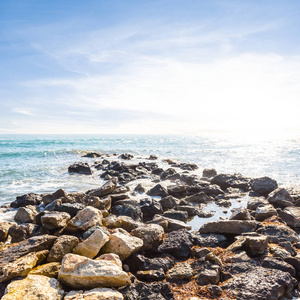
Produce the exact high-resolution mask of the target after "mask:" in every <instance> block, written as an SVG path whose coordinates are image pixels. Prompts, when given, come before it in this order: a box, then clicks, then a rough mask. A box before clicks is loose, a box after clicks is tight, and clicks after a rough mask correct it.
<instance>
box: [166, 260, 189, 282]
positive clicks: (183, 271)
mask: <svg viewBox="0 0 300 300" xmlns="http://www.w3.org/2000/svg"><path fill="white" fill-rule="evenodd" d="M193 275H194V272H193V268H192V267H191V265H190V264H188V263H186V262H184V263H177V264H176V265H175V266H174V267H173V268H172V269H171V270H169V272H168V274H167V278H168V279H169V280H178V279H190V278H191V277H193Z"/></svg>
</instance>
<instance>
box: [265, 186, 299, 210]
mask: <svg viewBox="0 0 300 300" xmlns="http://www.w3.org/2000/svg"><path fill="white" fill-rule="evenodd" d="M268 201H269V203H270V204H273V205H275V206H279V207H287V206H294V205H295V201H294V199H293V198H292V197H291V195H290V194H289V192H288V191H287V190H286V189H284V188H277V189H276V190H274V191H273V192H271V193H270V194H269V196H268Z"/></svg>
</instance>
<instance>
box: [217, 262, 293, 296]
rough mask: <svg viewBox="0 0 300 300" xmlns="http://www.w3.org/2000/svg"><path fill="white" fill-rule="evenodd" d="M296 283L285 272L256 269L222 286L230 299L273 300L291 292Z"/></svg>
mask: <svg viewBox="0 0 300 300" xmlns="http://www.w3.org/2000/svg"><path fill="white" fill-rule="evenodd" d="M296 285H297V281H296V280H295V279H294V278H293V277H292V276H291V275H290V274H289V273H287V272H282V271H279V270H272V269H265V268H262V267H257V268H255V269H253V270H251V271H249V272H246V273H243V274H240V275H239V276H235V277H233V278H232V279H229V280H228V281H226V282H225V283H224V284H223V285H222V289H223V290H225V291H226V293H227V295H228V296H229V297H230V298H231V299H233V298H234V299H239V300H275V299H279V298H280V297H282V296H284V295H288V294H289V293H291V292H292V291H293V289H294V288H295V286H296Z"/></svg>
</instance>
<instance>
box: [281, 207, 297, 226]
mask: <svg viewBox="0 0 300 300" xmlns="http://www.w3.org/2000/svg"><path fill="white" fill-rule="evenodd" d="M279 216H280V218H281V219H282V220H283V221H284V222H286V224H287V225H288V226H290V227H292V228H299V227H300V207H294V206H291V207H286V208H285V209H284V210H283V211H281V212H280V213H279Z"/></svg>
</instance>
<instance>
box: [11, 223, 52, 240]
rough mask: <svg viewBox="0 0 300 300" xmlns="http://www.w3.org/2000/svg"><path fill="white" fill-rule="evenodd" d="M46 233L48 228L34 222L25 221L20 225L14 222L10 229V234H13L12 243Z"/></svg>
mask: <svg viewBox="0 0 300 300" xmlns="http://www.w3.org/2000/svg"><path fill="white" fill-rule="evenodd" d="M46 233H48V232H47V230H46V229H44V228H43V227H41V226H39V225H36V224H32V223H25V224H20V225H19V224H14V225H13V226H11V227H10V228H9V230H8V234H9V235H10V236H11V242H12V243H18V242H21V241H24V240H26V239H29V238H30V237H33V236H37V235H41V234H46Z"/></svg>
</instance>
